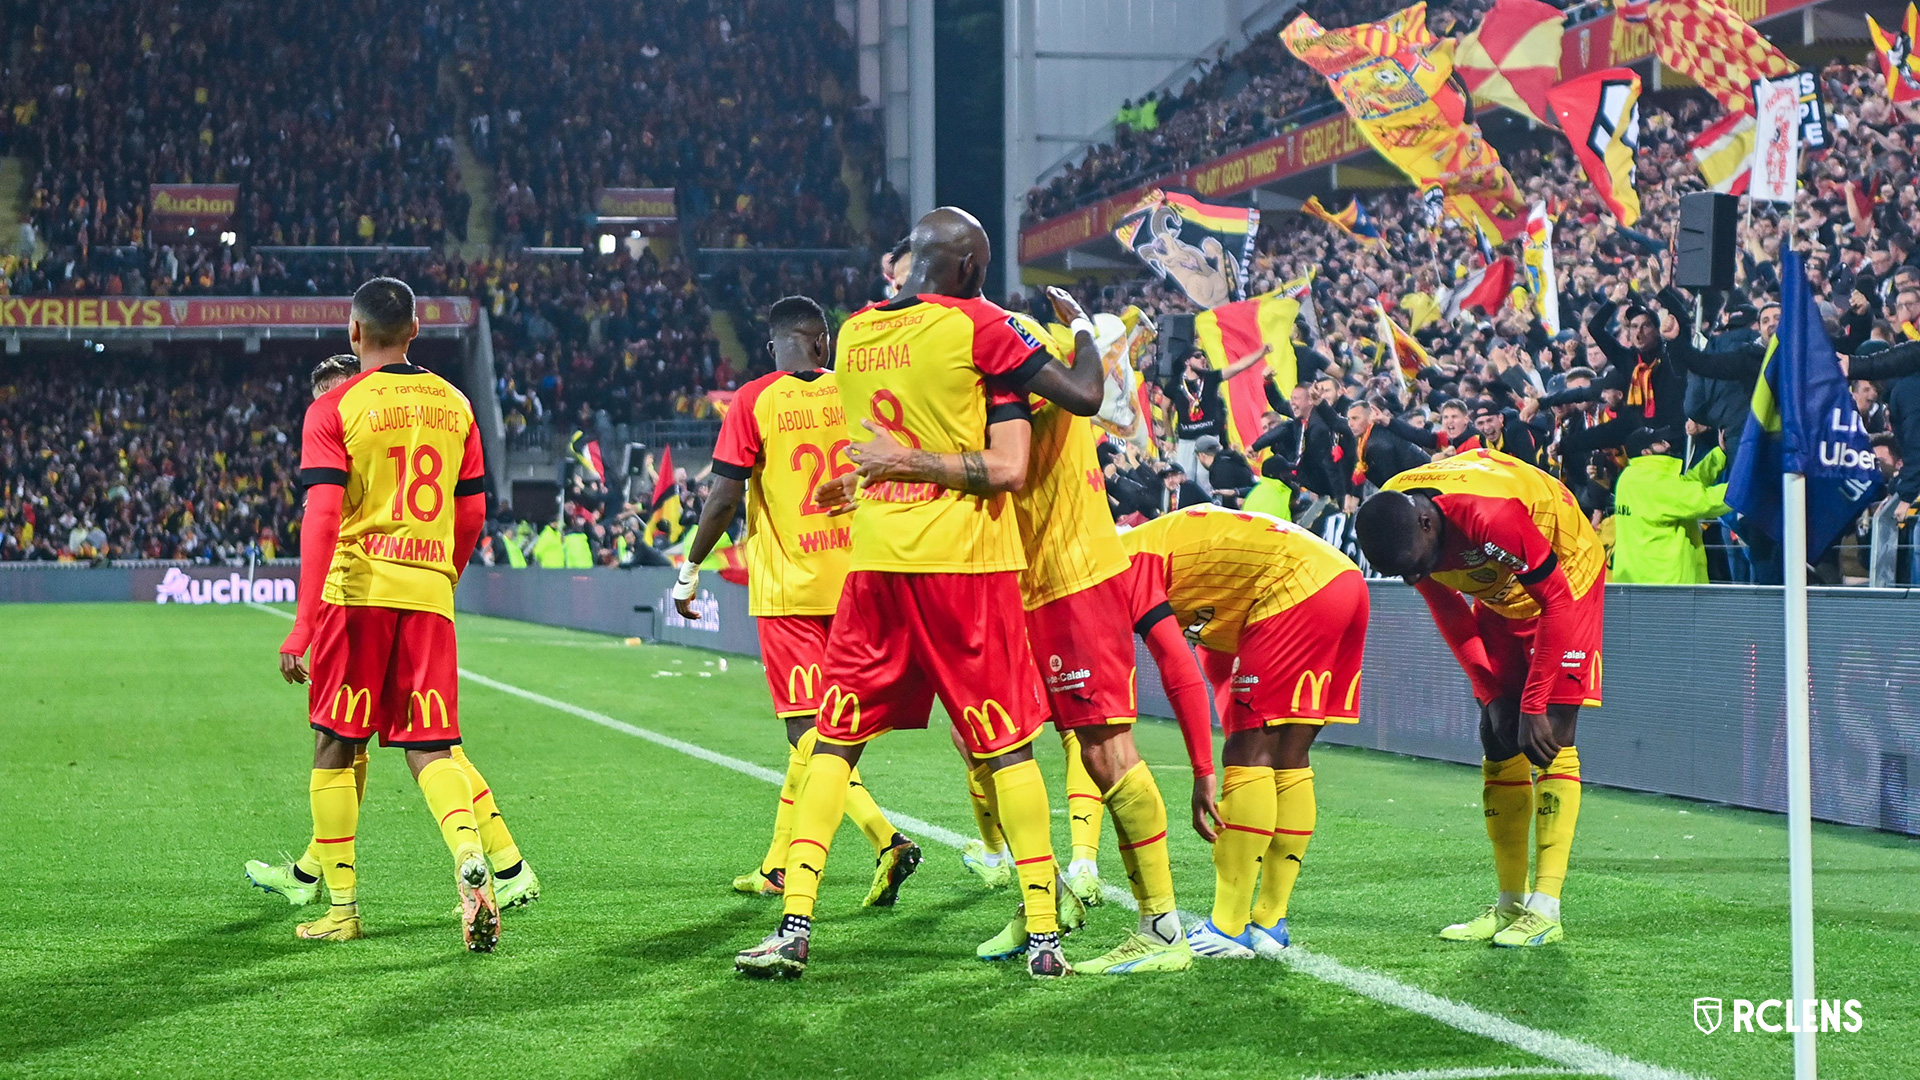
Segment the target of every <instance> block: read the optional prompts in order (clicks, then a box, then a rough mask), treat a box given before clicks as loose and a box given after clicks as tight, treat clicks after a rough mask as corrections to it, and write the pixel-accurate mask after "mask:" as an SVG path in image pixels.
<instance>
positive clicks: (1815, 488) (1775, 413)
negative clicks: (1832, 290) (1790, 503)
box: [1727, 252, 1880, 559]
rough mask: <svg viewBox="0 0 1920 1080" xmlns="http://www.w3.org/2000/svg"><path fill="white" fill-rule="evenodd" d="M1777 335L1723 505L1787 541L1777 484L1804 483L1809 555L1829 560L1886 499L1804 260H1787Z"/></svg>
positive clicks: (1785, 255) (1797, 257) (1784, 256)
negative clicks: (1864, 514)
mask: <svg viewBox="0 0 1920 1080" xmlns="http://www.w3.org/2000/svg"><path fill="white" fill-rule="evenodd" d="M1782 259H1783V265H1782V267H1781V269H1782V271H1783V273H1782V274H1781V298H1782V303H1781V305H1780V330H1779V333H1778V335H1777V336H1776V337H1775V339H1774V344H1773V346H1772V347H1771V349H1770V350H1769V351H1768V353H1767V359H1766V361H1765V364H1764V365H1763V366H1762V368H1761V373H1760V381H1759V382H1758V383H1756V384H1755V385H1754V388H1753V411H1752V414H1751V415H1749V416H1748V417H1747V428H1746V431H1745V433H1744V434H1742V435H1741V437H1740V451H1739V454H1738V455H1737V456H1736V457H1735V459H1734V467H1733V476H1732V477H1731V478H1730V479H1729V481H1728V484H1727V505H1728V506H1731V507H1733V508H1734V509H1736V510H1738V511H1740V512H1741V513H1742V514H1745V515H1746V516H1747V517H1749V518H1751V519H1753V524H1754V525H1755V526H1756V527H1758V528H1759V529H1760V530H1762V531H1763V532H1765V533H1766V534H1767V535H1768V536H1771V537H1773V538H1774V539H1775V540H1782V541H1783V540H1785V539H1786V529H1785V526H1784V522H1783V520H1782V514H1781V494H1780V477H1781V474H1782V473H1799V474H1801V475H1803V476H1805V477H1806V478H1807V557H1808V558H1809V559H1818V558H1819V557H1820V556H1822V555H1824V554H1825V553H1826V551H1827V549H1828V548H1829V547H1832V546H1833V542H1834V541H1835V540H1838V539H1839V538H1840V534H1841V533H1842V532H1843V531H1845V529H1846V527H1847V526H1848V525H1849V524H1851V523H1852V522H1853V520H1854V518H1856V517H1858V516H1859V515H1860V512H1861V511H1862V510H1864V509H1865V508H1866V506H1867V504H1868V503H1870V502H1872V501H1873V499H1874V497H1875V496H1877V495H1878V494H1879V492H1880V468H1879V466H1878V465H1877V464H1875V462H1874V458H1873V449H1872V444H1871V442H1870V441H1869V439H1868V437H1867V431H1866V428H1864V427H1863V426H1861V423H1860V414H1859V412H1858V411H1857V410H1855V408H1854V405H1853V396H1852V395H1850V394H1848V393H1847V377H1846V376H1845V375H1842V374H1841V373H1840V360H1839V357H1838V356H1836V355H1835V354H1834V351H1833V344H1832V342H1830V341H1828V340H1827V332H1826V329H1825V327H1823V326H1822V325H1821V322H1820V309H1819V308H1818V307H1816V306H1815V305H1814V301H1813V290H1812V289H1811V288H1810V287H1808V285H1807V276H1806V271H1805V269H1804V265H1803V263H1802V261H1801V258H1800V255H1799V254H1798V253H1795V252H1783V253H1782Z"/></svg>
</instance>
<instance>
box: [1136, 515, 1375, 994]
mask: <svg viewBox="0 0 1920 1080" xmlns="http://www.w3.org/2000/svg"><path fill="white" fill-rule="evenodd" d="M1121 541H1122V542H1123V543H1124V544H1125V546H1126V548H1127V550H1128V551H1129V552H1131V553H1132V557H1133V573H1134V575H1135V579H1136V580H1135V583H1134V585H1133V590H1134V600H1133V604H1134V607H1135V609H1136V611H1139V612H1141V614H1140V615H1138V616H1137V618H1138V619H1139V621H1140V623H1141V624H1142V625H1144V626H1147V627H1148V628H1150V629H1157V630H1160V631H1163V632H1168V633H1171V632H1172V629H1173V628H1175V627H1179V628H1183V629H1184V630H1185V633H1186V636H1187V638H1188V639H1189V640H1192V641H1194V642H1196V643H1197V644H1198V645H1199V646H1200V656H1201V663H1202V666H1203V667H1204V668H1205V669H1206V673H1207V681H1208V682H1209V683H1211V684H1212V686H1213V692H1214V703H1215V706H1216V708H1217V709H1218V711H1219V713H1220V726H1221V729H1222V730H1223V731H1224V732H1225V734H1226V746H1225V748H1224V750H1223V751H1222V755H1221V756H1222V760H1223V762H1224V764H1225V776H1224V777H1222V779H1221V781H1220V785H1219V796H1218V802H1217V804H1216V803H1215V801H1214V792H1213V787H1212V783H1211V777H1210V776H1209V777H1207V778H1206V780H1205V782H1204V783H1203V781H1202V780H1201V778H1200V777H1199V776H1198V774H1197V772H1196V779H1195V787H1194V797H1193V806H1194V814H1193V827H1194V829H1195V830H1196V831H1198V832H1199V833H1200V835H1201V836H1202V837H1203V838H1205V839H1206V840H1207V841H1208V842H1210V843H1212V844H1213V866H1214V892H1213V912H1212V915H1211V917H1209V918H1208V919H1207V920H1205V921H1204V922H1202V923H1201V924H1200V925H1198V926H1196V927H1194V928H1193V929H1192V930H1190V931H1188V933H1187V941H1188V943H1189V944H1191V945H1192V946H1193V951H1195V952H1197V953H1200V954H1201V955H1203V956H1215V957H1225V958H1231V959H1251V958H1253V957H1255V956H1259V957H1265V958H1266V959H1269V960H1272V959H1278V958H1279V956H1280V954H1281V951H1282V950H1284V949H1285V948H1286V947H1287V946H1288V945H1289V944H1290V943H1291V940H1292V939H1291V937H1290V935H1289V934H1288V931H1287V906H1288V903H1289V902H1290V901H1291V899H1292V895H1293V886H1294V883H1295V882H1296V881H1297V880H1298V878H1299V876H1300V869H1301V865H1302V863H1303V861H1304V860H1305V859H1306V855H1307V842H1308V841H1309V840H1311V839H1312V838H1313V829H1314V821H1315V818H1316V816H1317V804H1316V802H1315V799H1314V790H1313V765H1312V762H1311V761H1310V760H1309V758H1308V749H1309V748H1310V747H1311V746H1312V745H1313V740H1314V738H1315V737H1316V736H1318V735H1319V734H1320V729H1321V728H1322V727H1323V726H1325V725H1327V724H1330V723H1336V724H1351V723H1355V722H1357V720H1358V718H1359V707H1360V663H1361V658H1362V656H1363V655H1364V654H1365V652H1366V642H1367V613H1368V597H1367V586H1366V581H1365V580H1364V579H1363V578H1362V577H1361V575H1360V570H1359V568H1358V567H1356V566H1354V565H1353V563H1352V562H1351V561H1350V560H1348V559H1347V557H1346V556H1344V555H1342V554H1340V552H1339V551H1338V550H1336V549H1335V548H1334V547H1333V546H1332V545H1330V544H1328V543H1326V542H1325V541H1323V540H1321V539H1320V538H1319V537H1317V536H1314V535H1313V534H1312V533H1310V532H1308V531H1306V530H1304V529H1300V528H1297V527H1295V526H1294V525H1291V524H1289V523H1287V522H1284V521H1281V520H1280V519H1278V518H1273V517H1268V516H1267V515H1265V514H1255V513H1249V512H1245V511H1236V510H1221V509H1217V508H1212V507H1193V508H1190V509H1186V510H1181V511H1177V512H1175V513H1171V514H1166V515H1164V516H1162V517H1159V518H1156V519H1154V520H1153V521H1150V522H1148V523H1146V524H1145V525H1142V526H1140V527H1139V528H1137V529H1133V530H1131V531H1129V532H1127V533H1126V534H1125V535H1124V536H1122V537H1121ZM1201 717H1202V720H1201V722H1200V723H1198V724H1191V723H1188V722H1186V721H1185V720H1184V718H1183V720H1182V723H1181V730H1182V733H1183V734H1185V736H1186V738H1187V744H1188V752H1189V753H1190V754H1193V755H1194V760H1195V762H1196V769H1197V763H1198V762H1199V761H1201V760H1203V758H1202V756H1201V755H1202V754H1206V755H1207V756H1208V757H1209V758H1210V750H1211V743H1210V742H1208V741H1206V740H1208V739H1209V737H1210V734H1211V732H1210V730H1209V729H1208V727H1207V726H1206V724H1205V720H1204V717H1205V713H1204V711H1203V712H1202V713H1201ZM1201 747H1204V748H1206V749H1205V750H1202V749H1200V748H1201ZM1209 764H1211V762H1210V761H1209ZM1209 818H1211V819H1212V822H1211V823H1210V822H1209ZM1215 824H1217V825H1218V828H1217V829H1216V828H1214V827H1213V826H1214V825H1215ZM1256 883H1257V884H1258V887H1259V896H1258V899H1257V900H1256V898H1255V894H1254V889H1255V885H1256Z"/></svg>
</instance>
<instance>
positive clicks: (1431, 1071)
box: [1313, 1065, 1594, 1080]
mask: <svg viewBox="0 0 1920 1080" xmlns="http://www.w3.org/2000/svg"><path fill="white" fill-rule="evenodd" d="M1500 1076H1594V1074H1592V1072H1580V1070H1578V1068H1551V1067H1549V1068H1526V1067H1524V1065H1494V1067H1490V1068H1413V1070H1411V1072H1367V1074H1365V1076H1357V1074H1356V1076H1315V1078H1313V1080H1496V1078H1500Z"/></svg>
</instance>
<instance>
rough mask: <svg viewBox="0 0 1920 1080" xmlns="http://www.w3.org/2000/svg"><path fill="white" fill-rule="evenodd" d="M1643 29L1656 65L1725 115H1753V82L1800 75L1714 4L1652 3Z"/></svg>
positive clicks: (1711, 0)
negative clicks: (1694, 87) (1709, 98)
mask: <svg viewBox="0 0 1920 1080" xmlns="http://www.w3.org/2000/svg"><path fill="white" fill-rule="evenodd" d="M1647 27H1648V29H1649V30H1651V31H1652V33H1653V47H1654V51H1656V52H1658V53H1659V54H1660V60H1661V62H1662V63H1664V64H1666V65H1667V66H1668V67H1670V68H1672V69H1673V70H1675V71H1678V72H1679V73H1681V74H1682V75H1685V76H1687V77H1688V78H1690V79H1692V80H1693V81H1694V82H1697V83H1699V84H1700V88H1701V89H1703V90H1705V91H1706V92H1707V93H1709V94H1712V95H1713V97H1714V100H1716V101H1718V102H1719V103H1720V104H1721V105H1723V106H1725V107H1726V110H1727V111H1728V112H1735V113H1739V112H1752V111H1753V93H1752V88H1753V80H1755V79H1759V78H1766V77H1771V76H1776V75H1791V74H1793V73H1794V72H1796V71H1798V70H1800V65H1799V64H1796V63H1794V62H1793V60H1792V59H1791V58H1789V57H1788V56H1787V54H1785V53H1783V52H1781V51H1780V50H1779V49H1776V48H1774V47H1773V43H1772V42H1770V41H1768V40H1767V39H1766V38H1765V37H1762V36H1761V34H1760V31H1758V30H1755V29H1754V28H1753V27H1752V26H1751V25H1749V24H1748V23H1747V20H1745V19H1743V18H1741V17H1740V15H1739V14H1738V13H1737V12H1735V11H1734V10H1733V9H1732V8H1729V7H1727V6H1726V5H1725V4H1722V3H1720V2H1719V0H1653V2H1652V3H1650V4H1648V5H1647Z"/></svg>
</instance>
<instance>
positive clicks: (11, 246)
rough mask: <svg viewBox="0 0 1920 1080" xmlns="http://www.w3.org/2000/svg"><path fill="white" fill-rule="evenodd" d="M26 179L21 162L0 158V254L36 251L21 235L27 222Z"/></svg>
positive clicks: (25, 237)
mask: <svg viewBox="0 0 1920 1080" xmlns="http://www.w3.org/2000/svg"><path fill="white" fill-rule="evenodd" d="M27 176H28V169H27V163H26V161H25V160H23V159H21V158H18V157H14V156H12V155H9V156H7V157H3V158H0V253H4V254H8V255H32V254H35V252H33V251H26V250H23V248H25V247H27V246H29V245H31V246H32V247H34V248H38V247H39V244H38V242H37V241H35V240H30V239H29V238H28V237H27V236H24V235H22V234H21V231H20V226H22V225H23V224H25V223H26V220H27Z"/></svg>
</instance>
